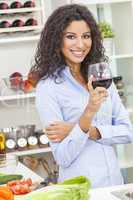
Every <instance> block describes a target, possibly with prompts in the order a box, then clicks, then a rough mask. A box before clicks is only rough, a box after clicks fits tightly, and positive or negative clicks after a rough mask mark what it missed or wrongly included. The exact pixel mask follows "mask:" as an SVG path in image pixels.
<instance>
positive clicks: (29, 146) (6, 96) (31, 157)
mask: <svg viewBox="0 0 133 200" xmlns="http://www.w3.org/2000/svg"><path fill="white" fill-rule="evenodd" d="M14 2H16V1H15V0H8V1H7V0H0V128H1V129H2V130H1V132H3V131H4V132H5V133H6V137H7V138H8V139H11V137H13V139H14V140H15V142H16V143H17V142H18V139H21V137H22V135H23V138H25V137H26V136H28V137H30V136H34V138H32V139H31V140H30V139H29V141H30V142H29V141H28V143H27V142H26V145H25V146H23V145H24V144H25V142H24V141H21V142H20V146H19V145H18V144H17V145H15V146H14V147H13V146H12V145H13V144H12V143H10V144H9V146H8V147H9V148H7V151H8V152H9V151H12V153H13V150H14V149H15V148H17V149H16V152H15V153H16V154H17V155H18V156H19V158H20V160H22V161H23V162H24V163H25V164H26V165H27V166H29V167H30V168H32V170H34V171H36V172H37V173H38V174H39V175H41V176H47V175H49V174H50V173H51V172H49V171H48V170H53V173H55V174H54V175H55V177H56V175H57V174H56V172H57V170H58V169H57V166H56V165H55V161H54V160H53V157H52V154H51V150H50V147H49V145H48V141H47V138H43V139H42V142H41V140H40V137H39V136H41V133H42V132H41V128H42V127H41V124H40V120H39V117H38V114H37V112H36V109H35V93H34V90H30V89H29V88H28V89H27V87H28V86H27V87H26V89H25V88H24V89H20V88H19V89H18V88H17V89H14V88H13V87H12V88H10V87H11V81H10V77H11V75H13V74H14V72H19V73H20V74H21V75H23V79H27V75H28V72H29V69H30V67H31V63H32V61H33V57H34V54H35V50H36V46H37V42H38V39H39V34H40V31H41V29H42V27H43V25H44V23H45V20H46V19H47V17H48V16H49V14H50V13H51V12H52V11H53V10H54V9H55V8H56V7H58V6H60V5H63V4H69V3H81V4H85V5H86V6H88V8H89V9H90V10H91V11H92V12H93V13H94V16H95V18H96V20H97V22H98V23H100V22H107V23H109V24H110V25H111V27H112V29H113V31H114V36H113V37H111V38H106V39H104V41H108V42H105V48H106V53H107V55H108V56H109V58H110V66H111V69H112V74H113V76H121V77H119V78H118V79H117V80H116V85H117V87H118V90H119V94H120V96H121V98H122V101H123V103H124V104H125V106H126V107H127V109H128V111H129V115H130V118H131V120H132V122H133V78H132V75H133V45H132V44H133V37H132V35H133V25H132V24H133V1H132V0H86V1H85V0H32V1H28V2H30V3H29V4H27V5H26V2H27V1H26V0H18V1H17V3H16V4H13V3H14ZM11 5H12V6H11ZM5 8H6V9H5ZM29 19H30V21H28V20H29ZM27 21H28V24H27V25H26V22H27ZM110 41H111V42H110ZM106 43H107V44H106ZM109 43H110V44H109ZM108 48H110V49H108ZM33 125H34V126H33ZM33 127H34V130H33V129H31V128H33ZM20 133H21V134H20ZM19 134H20V135H21V137H20V138H19V136H18V135H19ZM27 134H28V135H27ZM11 135H12V136H11ZM35 138H36V139H37V140H36V139H35ZM9 142H10V141H9ZM11 144H12V145H11ZM11 147H12V148H11ZM116 149H117V154H118V158H119V161H120V166H121V168H122V170H123V174H124V176H125V181H127V182H133V155H132V151H133V145H132V144H129V145H119V146H117V147H116ZM40 157H43V158H46V160H44V161H43V163H41V164H40V160H41V159H40ZM51 158H52V159H51ZM31 163H32V166H31ZM33 163H34V165H33ZM47 165H49V166H50V167H49V166H47ZM47 168H48V169H47ZM44 172H46V173H44Z"/></svg>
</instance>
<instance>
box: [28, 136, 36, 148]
mask: <svg viewBox="0 0 133 200" xmlns="http://www.w3.org/2000/svg"><path fill="white" fill-rule="evenodd" d="M27 140H28V145H29V148H35V147H37V144H38V139H37V137H36V136H34V135H31V136H29V137H28V139H27Z"/></svg>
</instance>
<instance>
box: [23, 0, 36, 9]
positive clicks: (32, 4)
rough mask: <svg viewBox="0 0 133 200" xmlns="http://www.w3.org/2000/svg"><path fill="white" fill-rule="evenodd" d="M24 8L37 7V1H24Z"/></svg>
mask: <svg viewBox="0 0 133 200" xmlns="http://www.w3.org/2000/svg"><path fill="white" fill-rule="evenodd" d="M23 7H24V8H33V7H35V2H34V1H26V2H25V3H24V6H23Z"/></svg>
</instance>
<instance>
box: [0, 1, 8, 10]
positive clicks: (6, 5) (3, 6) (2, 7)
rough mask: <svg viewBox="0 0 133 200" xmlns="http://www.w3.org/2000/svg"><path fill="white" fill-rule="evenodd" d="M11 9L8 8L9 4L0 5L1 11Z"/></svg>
mask: <svg viewBox="0 0 133 200" xmlns="http://www.w3.org/2000/svg"><path fill="white" fill-rule="evenodd" d="M8 8H9V6H8V4H7V3H4V2H3V3H0V10H5V9H8Z"/></svg>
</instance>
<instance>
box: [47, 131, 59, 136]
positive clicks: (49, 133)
mask: <svg viewBox="0 0 133 200" xmlns="http://www.w3.org/2000/svg"><path fill="white" fill-rule="evenodd" d="M45 133H46V134H47V135H54V134H57V133H56V131H55V130H49V131H46V132H45Z"/></svg>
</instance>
